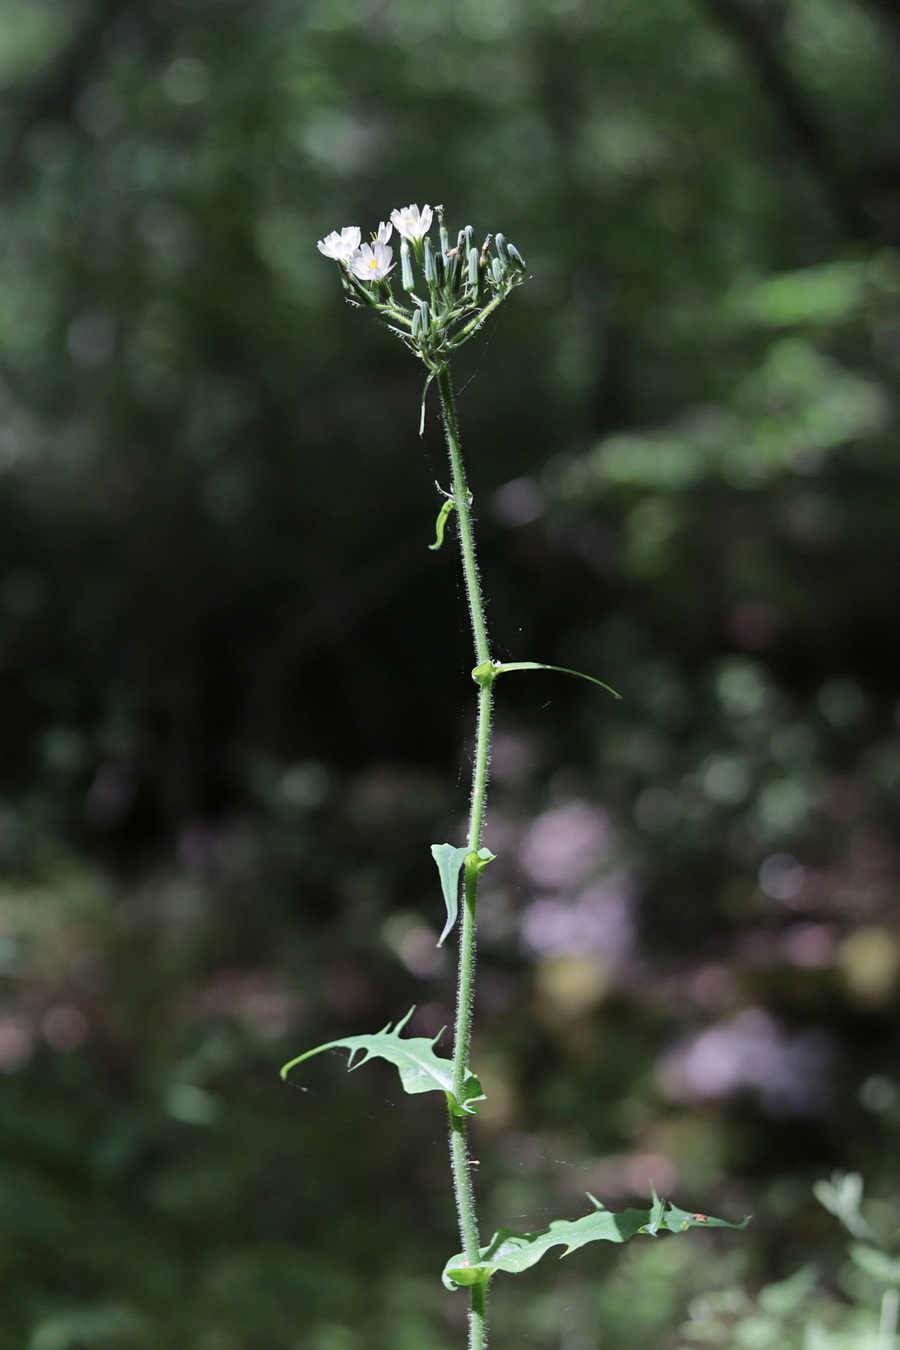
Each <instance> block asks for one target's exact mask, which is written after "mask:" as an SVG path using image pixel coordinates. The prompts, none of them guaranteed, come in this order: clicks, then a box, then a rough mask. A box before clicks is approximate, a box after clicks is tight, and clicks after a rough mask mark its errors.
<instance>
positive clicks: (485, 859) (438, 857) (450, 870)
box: [431, 844, 494, 947]
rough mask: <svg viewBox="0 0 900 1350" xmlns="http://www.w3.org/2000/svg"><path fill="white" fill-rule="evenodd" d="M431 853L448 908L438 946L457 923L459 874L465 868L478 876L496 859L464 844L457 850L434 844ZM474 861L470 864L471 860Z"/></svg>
mask: <svg viewBox="0 0 900 1350" xmlns="http://www.w3.org/2000/svg"><path fill="white" fill-rule="evenodd" d="M431 853H432V857H433V858H434V861H435V862H436V863H437V869H438V873H439V875H440V878H441V890H442V891H443V893H444V904H445V905H446V906H447V922H446V923H445V924H444V931H443V932H442V933H441V936H440V937H439V938H438V944H437V945H438V946H439V947H440V945H441V943H442V942H443V941H444V939H445V938H446V936H447V934H448V933H449V932H450V929H451V928H452V927H453V925H454V924H455V923H456V917H457V915H458V914H459V874H460V871H461V870H462V868H463V866H464V865H465V867H466V868H467V870H472V871H474V872H475V873H476V874H478V873H481V872H483V871H484V869H485V868H486V867H487V865H488V863H489V862H492V861H493V859H494V854H493V853H492V852H491V851H490V849H488V848H480V849H479V850H478V852H477V853H476V852H475V850H474V849H470V848H469V846H468V844H463V845H462V847H461V848H455V847H454V845H453V844H432V845H431ZM470 858H471V859H472V861H471V862H469V859H470Z"/></svg>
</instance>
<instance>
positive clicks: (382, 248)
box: [350, 239, 394, 281]
mask: <svg viewBox="0 0 900 1350" xmlns="http://www.w3.org/2000/svg"><path fill="white" fill-rule="evenodd" d="M393 256H394V254H393V249H389V248H388V246H387V244H383V243H382V242H381V240H380V239H376V240H375V243H374V244H363V246H362V248H358V249H357V250H356V252H355V253H354V255H353V257H352V258H351V259H350V271H351V272H352V273H353V275H354V276H355V277H359V279H360V281H381V280H382V279H383V278H384V277H386V276H387V274H388V272H390V270H391V268H392V267H393V265H394V264H393V263H392V262H391V258H392V257H393Z"/></svg>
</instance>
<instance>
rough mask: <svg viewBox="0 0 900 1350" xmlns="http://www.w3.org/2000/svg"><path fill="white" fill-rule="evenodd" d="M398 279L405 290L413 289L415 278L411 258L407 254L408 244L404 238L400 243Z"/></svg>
mask: <svg viewBox="0 0 900 1350" xmlns="http://www.w3.org/2000/svg"><path fill="white" fill-rule="evenodd" d="M400 279H401V282H402V285H403V289H404V290H405V291H412V290H415V287H416V279H415V277H414V276H413V270H412V260H411V259H410V256H409V244H408V243H407V242H406V240H405V239H404V240H403V243H402V244H401V245H400Z"/></svg>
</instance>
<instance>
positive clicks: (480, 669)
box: [472, 661, 622, 698]
mask: <svg viewBox="0 0 900 1350" xmlns="http://www.w3.org/2000/svg"><path fill="white" fill-rule="evenodd" d="M507 670H556V671H558V672H559V673H560V674H561V675H577V676H578V678H579V679H580V680H590V682H591V684H597V685H599V686H600V688H601V689H605V690H606V692H607V693H608V694H612V696H613V698H621V697H622V695H621V694H618V693H616V691H615V689H612V688H611V687H610V686H609V685H608V684H604V683H603V681H602V680H597V679H595V678H594V676H593V675H585V673H584V671H581V670H570V669H569V667H568V666H548V665H546V664H545V663H544V662H543V661H482V663H481V665H480V666H476V667H475V669H474V670H473V671H472V679H473V680H474V681H475V683H476V684H481V685H485V684H493V682H494V680H495V679H496V678H497V676H498V675H503V674H504V673H505V672H506V671H507Z"/></svg>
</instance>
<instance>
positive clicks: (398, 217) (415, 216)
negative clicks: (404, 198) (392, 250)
mask: <svg viewBox="0 0 900 1350" xmlns="http://www.w3.org/2000/svg"><path fill="white" fill-rule="evenodd" d="M431 218H432V211H431V207H430V206H423V207H422V211H421V213H420V212H419V208H418V206H404V207H402V208H401V209H400V210H399V211H392V212H391V220H392V221H393V223H394V224H395V225H396V226H397V230H398V232H399V233H400V234H402V235H403V238H404V239H409V240H410V242H411V243H415V241H416V240H417V239H421V238H422V237H423V235H426V234H427V233H428V231H429V230H430V229H431Z"/></svg>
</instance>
